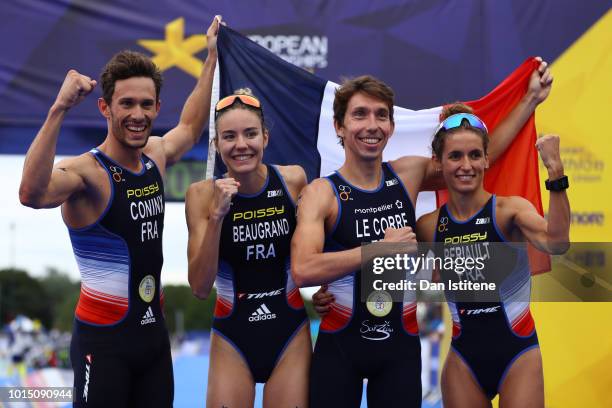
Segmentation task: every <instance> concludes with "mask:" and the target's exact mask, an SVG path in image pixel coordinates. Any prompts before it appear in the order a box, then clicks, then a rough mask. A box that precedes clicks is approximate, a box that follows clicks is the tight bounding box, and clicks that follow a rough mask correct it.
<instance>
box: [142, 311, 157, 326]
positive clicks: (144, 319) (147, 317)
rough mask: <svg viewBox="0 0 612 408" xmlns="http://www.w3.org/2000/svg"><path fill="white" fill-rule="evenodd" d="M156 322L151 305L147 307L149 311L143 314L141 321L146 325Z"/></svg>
mask: <svg viewBox="0 0 612 408" xmlns="http://www.w3.org/2000/svg"><path fill="white" fill-rule="evenodd" d="M149 323H155V316H153V310H152V309H151V306H149V308H148V309H147V313H145V314H144V316H142V320H141V321H140V325H141V326H144V325H145V324H149Z"/></svg>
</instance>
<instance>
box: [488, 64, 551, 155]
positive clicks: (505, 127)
mask: <svg viewBox="0 0 612 408" xmlns="http://www.w3.org/2000/svg"><path fill="white" fill-rule="evenodd" d="M537 59H538V61H540V65H539V66H538V69H537V70H535V71H533V72H532V73H531V78H530V79H529V85H528V87H527V93H526V94H525V96H523V99H521V101H520V102H519V103H518V105H516V106H515V107H514V109H512V111H511V112H510V113H509V114H508V116H506V118H505V119H504V120H503V121H502V122H501V123H500V124H499V126H497V128H495V130H494V131H493V132H492V133H491V138H490V140H491V141H490V143H489V149H488V150H489V151H488V155H489V161H490V162H491V163H494V162H495V160H497V159H498V158H499V157H500V156H501V155H502V154H503V153H504V152H505V151H506V149H507V148H508V146H510V144H511V143H512V141H513V140H514V138H515V137H516V135H517V134H518V133H519V131H520V130H521V129H522V127H523V126H524V125H525V123H526V122H527V119H529V117H530V116H531V115H533V113H534V112H535V110H536V107H537V106H538V105H539V104H540V103H542V102H544V100H546V98H548V95H549V94H550V90H551V88H552V82H553V76H552V73H551V72H550V70H549V69H548V64H547V63H546V62H545V61H542V58H540V57H538V58H537Z"/></svg>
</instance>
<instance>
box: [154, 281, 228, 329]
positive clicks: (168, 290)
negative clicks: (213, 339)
mask: <svg viewBox="0 0 612 408" xmlns="http://www.w3.org/2000/svg"><path fill="white" fill-rule="evenodd" d="M216 298H217V293H216V292H215V290H214V289H213V290H212V292H211V294H210V296H209V297H208V298H207V299H206V300H200V299H198V298H196V297H195V296H193V294H192V293H191V288H190V287H189V286H186V285H167V286H164V299H165V300H164V315H165V317H166V324H167V325H168V330H169V331H170V333H173V334H176V333H177V331H178V330H180V329H181V327H179V326H180V325H179V324H178V323H179V322H178V321H177V318H178V319H180V317H179V316H180V315H182V319H183V325H182V326H183V327H182V329H183V330H185V331H188V330H210V328H211V326H212V317H213V311H214V307H215V301H216Z"/></svg>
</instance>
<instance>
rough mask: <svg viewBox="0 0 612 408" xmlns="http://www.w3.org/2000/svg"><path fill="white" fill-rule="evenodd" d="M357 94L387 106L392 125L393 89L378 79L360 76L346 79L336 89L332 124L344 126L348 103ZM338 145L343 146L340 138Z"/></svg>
mask: <svg viewBox="0 0 612 408" xmlns="http://www.w3.org/2000/svg"><path fill="white" fill-rule="evenodd" d="M358 92H363V93H364V94H366V95H369V96H371V97H373V98H376V99H380V100H381V101H383V102H384V103H385V104H386V105H387V108H389V119H390V120H391V123H394V121H393V104H394V96H395V95H394V93H393V89H391V87H390V86H389V85H387V84H385V83H384V82H383V81H381V80H380V79H377V78H375V77H373V76H371V75H362V76H359V77H357V78H353V79H347V80H345V81H344V82H343V83H342V85H341V86H340V87H339V88H338V89H336V93H335V97H334V122H336V123H337V124H338V125H340V126H344V115H346V109H347V108H348V103H349V101H350V100H351V98H352V97H353V95H355V94H356V93H358ZM340 144H341V145H344V143H343V141H342V138H340Z"/></svg>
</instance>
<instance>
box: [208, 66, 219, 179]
mask: <svg viewBox="0 0 612 408" xmlns="http://www.w3.org/2000/svg"><path fill="white" fill-rule="evenodd" d="M217 102H219V63H217V64H216V66H215V76H214V77H213V85H212V93H211V95H210V113H209V115H208V158H207V160H206V174H205V177H204V178H205V179H206V180H208V179H210V178H212V177H213V175H214V173H215V157H216V153H217V149H216V148H215V144H214V143H213V140H214V139H215V106H216V105H217Z"/></svg>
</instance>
